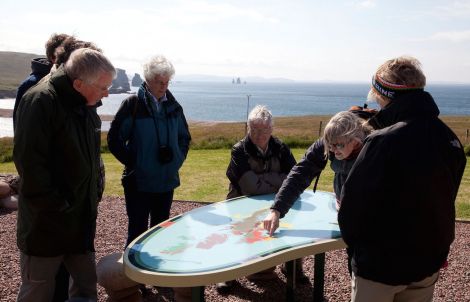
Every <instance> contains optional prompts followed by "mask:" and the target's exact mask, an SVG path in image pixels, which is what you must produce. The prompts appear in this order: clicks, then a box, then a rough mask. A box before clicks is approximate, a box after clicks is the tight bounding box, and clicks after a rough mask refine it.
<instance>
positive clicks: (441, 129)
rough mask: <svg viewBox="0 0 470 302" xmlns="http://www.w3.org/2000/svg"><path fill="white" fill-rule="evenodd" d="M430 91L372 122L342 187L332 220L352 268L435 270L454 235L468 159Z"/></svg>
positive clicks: (410, 273)
mask: <svg viewBox="0 0 470 302" xmlns="http://www.w3.org/2000/svg"><path fill="white" fill-rule="evenodd" d="M438 114H439V110H438V108H437V106H436V104H435V103H434V100H433V99H432V97H431V95H430V94H428V93H427V92H424V91H415V92H410V93H408V94H406V95H403V96H402V97H400V98H398V99H396V100H393V101H392V102H391V103H390V104H389V105H388V106H387V107H385V108H384V109H382V110H381V111H379V113H378V114H377V115H376V116H375V117H374V118H373V119H372V120H371V121H370V123H371V124H372V125H373V126H375V127H378V128H383V129H381V130H377V131H375V132H374V133H373V134H371V135H370V136H369V137H368V138H367V139H366V141H365V145H364V147H363V149H362V151H361V153H360V154H359V156H358V158H357V160H356V163H355V164H354V166H353V168H352V170H351V172H350V174H349V177H348V179H347V180H346V183H345V184H344V186H343V191H342V197H341V202H342V203H341V208H340V210H339V213H338V222H339V226H340V229H341V233H342V237H343V239H344V241H345V242H346V243H347V245H348V246H349V248H350V249H351V251H352V253H353V260H352V266H353V270H354V272H355V274H356V275H358V276H360V277H363V278H365V279H369V280H372V281H376V282H381V283H385V284H390V285H399V284H409V283H411V282H414V281H419V280H422V279H424V278H425V277H427V276H430V275H432V274H433V273H435V272H437V271H438V270H439V268H440V267H441V266H442V264H443V263H444V261H445V260H446V257H447V254H448V252H449V247H450V244H451V243H452V241H453V240H454V221H455V209H454V202H455V198H456V195H457V191H458V189H459V185H460V181H461V178H462V174H463V171H464V169H465V164H466V158H465V154H464V151H463V148H462V145H461V143H460V142H459V140H458V139H457V137H456V136H455V134H454V133H453V132H452V131H451V130H450V129H449V128H448V127H447V126H446V125H445V124H444V123H443V122H442V121H441V120H440V119H439V118H438Z"/></svg>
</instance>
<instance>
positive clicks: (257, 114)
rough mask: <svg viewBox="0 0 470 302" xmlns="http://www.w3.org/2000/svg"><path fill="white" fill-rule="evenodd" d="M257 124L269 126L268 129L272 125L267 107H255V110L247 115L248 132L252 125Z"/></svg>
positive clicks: (271, 118)
mask: <svg viewBox="0 0 470 302" xmlns="http://www.w3.org/2000/svg"><path fill="white" fill-rule="evenodd" d="M259 122H261V123H263V124H269V126H270V127H272V126H273V124H274V122H273V115H272V113H271V111H269V109H268V107H266V106H264V105H256V106H255V108H253V109H252V110H251V111H250V114H249V115H248V131H249V130H250V128H251V127H250V126H251V124H252V123H259Z"/></svg>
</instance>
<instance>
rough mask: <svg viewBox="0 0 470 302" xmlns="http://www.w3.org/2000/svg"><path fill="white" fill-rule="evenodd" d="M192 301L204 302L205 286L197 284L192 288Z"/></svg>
mask: <svg viewBox="0 0 470 302" xmlns="http://www.w3.org/2000/svg"><path fill="white" fill-rule="evenodd" d="M191 301H193V302H204V301H205V300H204V286H195V287H192V288H191Z"/></svg>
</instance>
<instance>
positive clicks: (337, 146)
mask: <svg viewBox="0 0 470 302" xmlns="http://www.w3.org/2000/svg"><path fill="white" fill-rule="evenodd" d="M349 142H350V141H347V142H344V143H334V144H328V147H329V149H330V150H343V149H344V147H346V145H347V144H349Z"/></svg>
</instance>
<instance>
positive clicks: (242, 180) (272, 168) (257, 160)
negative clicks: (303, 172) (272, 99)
mask: <svg viewBox="0 0 470 302" xmlns="http://www.w3.org/2000/svg"><path fill="white" fill-rule="evenodd" d="M247 123H248V135H247V136H246V137H245V138H244V139H242V140H241V141H239V142H238V143H237V144H235V146H233V148H232V154H231V159H230V164H229V166H228V168H227V177H228V179H229V180H230V187H229V193H228V195H227V198H234V197H238V196H243V195H257V194H268V193H276V192H277V190H279V188H280V187H281V185H282V181H283V180H284V179H285V178H286V176H287V174H288V173H289V171H290V169H291V168H292V167H293V166H294V165H295V163H296V162H295V158H294V156H293V155H292V153H291V151H290V149H289V147H288V146H287V145H286V144H284V143H283V142H281V141H280V140H279V139H277V138H275V137H273V136H272V135H271V134H272V132H273V120H272V115H271V112H270V111H269V110H268V109H267V108H266V107H265V106H260V105H258V106H256V107H255V108H253V110H252V111H251V112H250V114H249V115H248V122H247Z"/></svg>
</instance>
